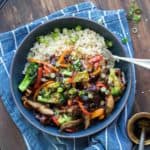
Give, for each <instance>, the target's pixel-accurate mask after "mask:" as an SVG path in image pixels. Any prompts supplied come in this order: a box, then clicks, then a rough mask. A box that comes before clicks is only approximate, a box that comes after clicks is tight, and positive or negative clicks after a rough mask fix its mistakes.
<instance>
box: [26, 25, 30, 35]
mask: <svg viewBox="0 0 150 150" xmlns="http://www.w3.org/2000/svg"><path fill="white" fill-rule="evenodd" d="M26 29H27V32H28V33H30V29H29V25H26Z"/></svg>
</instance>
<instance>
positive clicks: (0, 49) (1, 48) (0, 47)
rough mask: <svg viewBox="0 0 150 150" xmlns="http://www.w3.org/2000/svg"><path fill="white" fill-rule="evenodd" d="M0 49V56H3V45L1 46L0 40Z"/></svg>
mask: <svg viewBox="0 0 150 150" xmlns="http://www.w3.org/2000/svg"><path fill="white" fill-rule="evenodd" d="M0 51H1V54H2V56H4V51H3V47H2V43H1V42H0Z"/></svg>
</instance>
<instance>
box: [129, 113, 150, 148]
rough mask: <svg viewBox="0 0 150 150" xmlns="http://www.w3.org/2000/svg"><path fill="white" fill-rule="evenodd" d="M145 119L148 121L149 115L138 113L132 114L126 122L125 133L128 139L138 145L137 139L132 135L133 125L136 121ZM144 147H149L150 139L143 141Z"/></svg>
mask: <svg viewBox="0 0 150 150" xmlns="http://www.w3.org/2000/svg"><path fill="white" fill-rule="evenodd" d="M142 118H147V119H150V113H148V112H140V113H136V114H134V115H133V116H132V117H131V118H130V119H129V121H128V125H127V131H128V136H129V138H130V139H131V140H132V141H133V142H134V143H136V144H139V139H138V138H137V137H136V136H135V134H134V124H135V122H136V121H137V120H139V119H142ZM144 145H150V139H147V140H145V141H144Z"/></svg>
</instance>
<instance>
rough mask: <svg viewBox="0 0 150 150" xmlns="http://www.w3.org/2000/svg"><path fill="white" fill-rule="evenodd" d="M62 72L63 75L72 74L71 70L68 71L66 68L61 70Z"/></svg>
mask: <svg viewBox="0 0 150 150" xmlns="http://www.w3.org/2000/svg"><path fill="white" fill-rule="evenodd" d="M62 74H63V75H65V76H72V72H71V71H68V70H63V71H62Z"/></svg>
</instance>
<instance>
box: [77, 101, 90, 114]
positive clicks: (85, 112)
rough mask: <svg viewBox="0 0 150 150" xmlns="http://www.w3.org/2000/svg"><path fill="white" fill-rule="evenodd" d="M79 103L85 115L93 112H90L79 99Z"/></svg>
mask: <svg viewBox="0 0 150 150" xmlns="http://www.w3.org/2000/svg"><path fill="white" fill-rule="evenodd" d="M77 103H78V105H79V107H80V109H81V111H82V112H83V113H84V114H85V115H91V113H90V112H88V111H87V110H86V109H85V108H84V106H83V103H82V102H80V101H77Z"/></svg>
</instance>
